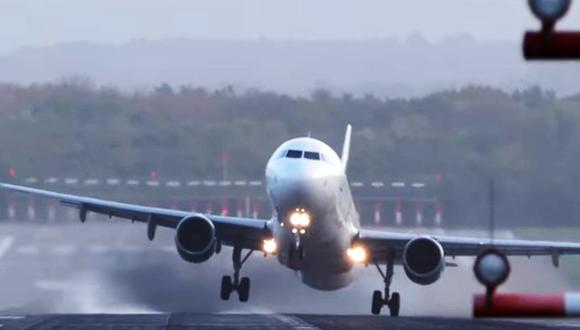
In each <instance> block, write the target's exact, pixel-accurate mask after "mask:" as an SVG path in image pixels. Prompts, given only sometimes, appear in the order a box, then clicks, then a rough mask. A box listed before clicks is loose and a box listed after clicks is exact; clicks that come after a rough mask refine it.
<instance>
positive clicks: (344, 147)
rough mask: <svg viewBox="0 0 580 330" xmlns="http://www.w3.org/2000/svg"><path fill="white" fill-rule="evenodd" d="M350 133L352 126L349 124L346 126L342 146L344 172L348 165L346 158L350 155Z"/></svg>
mask: <svg viewBox="0 0 580 330" xmlns="http://www.w3.org/2000/svg"><path fill="white" fill-rule="evenodd" d="M351 131H352V126H351V125H350V124H349V125H347V126H346V132H345V133H344V144H343V145H342V156H341V160H342V168H343V169H344V170H345V171H346V167H347V165H348V157H349V155H350V134H351Z"/></svg>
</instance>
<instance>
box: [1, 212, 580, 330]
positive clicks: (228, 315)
mask: <svg viewBox="0 0 580 330" xmlns="http://www.w3.org/2000/svg"><path fill="white" fill-rule="evenodd" d="M173 234H174V232H173V231H172V230H159V231H158V233H157V237H156V239H155V241H153V242H149V241H148V240H147V237H146V226H144V225H142V224H134V225H132V224H130V223H128V222H116V221H114V220H102V221H94V220H93V221H91V222H88V223H85V224H78V223H76V222H75V223H71V224H67V225H55V224H50V225H45V224H27V225H16V224H7V223H4V224H2V225H0V324H1V325H2V327H0V330H4V329H188V328H193V329H198V328H214V329H218V328H219V329H222V328H235V329H239V328H242V329H243V328H252V329H261V328H273V329H296V328H299V329H312V328H314V329H316V328H319V329H333V328H338V329H341V328H342V329H373V328H383V329H384V328H389V329H510V328H516V327H517V328H519V329H553V328H558V329H569V328H572V329H573V328H580V321H575V320H572V321H568V320H545V321H543V320H533V321H520V320H517V321H504V320H500V321H496V320H471V319H470V315H471V295H472V294H473V293H476V292H482V288H481V286H480V285H479V284H478V283H477V282H476V280H475V279H474V278H473V275H472V272H471V266H472V260H471V259H460V258H458V259H457V260H456V261H457V262H458V264H459V267H454V268H449V269H446V270H445V273H444V275H443V276H442V278H441V280H440V281H438V282H437V283H435V284H434V285H431V286H426V287H425V286H419V285H416V284H414V283H411V282H410V281H409V280H408V278H407V277H406V276H405V274H404V272H403V270H402V269H401V268H400V267H398V266H397V267H396V268H395V279H394V283H393V288H394V290H396V291H400V292H401V295H402V305H401V314H402V316H403V317H401V318H399V319H391V318H389V317H386V316H379V317H376V316H370V315H368V314H369V313H370V302H371V299H370V298H371V293H372V290H376V289H381V288H382V280H381V278H380V276H379V274H378V273H377V271H376V269H374V268H373V267H362V266H361V267H360V269H359V270H358V271H359V273H358V276H357V280H356V281H355V282H354V283H352V285H350V286H349V287H347V288H344V289H342V290H338V291H332V292H323V291H317V290H314V289H311V288H308V287H306V286H304V285H303V284H302V283H301V282H300V279H299V277H298V276H297V275H296V274H295V273H294V272H292V271H290V270H288V269H285V268H283V267H282V266H280V265H279V264H278V263H277V261H276V260H275V259H274V258H264V257H262V256H261V255H259V254H257V255H256V254H255V255H254V256H252V258H250V260H249V261H248V263H247V265H244V268H243V269H242V273H243V274H244V275H246V276H249V277H250V278H251V279H252V288H251V293H250V301H249V302H248V303H240V302H239V301H238V299H232V300H230V301H225V302H224V301H221V300H220V299H219V283H220V279H221V276H222V275H224V274H230V272H231V271H232V265H231V249H228V248H226V249H224V251H222V253H221V254H219V255H216V256H215V257H213V258H212V259H211V260H209V261H208V262H206V263H203V264H196V265H194V264H189V263H186V262H184V261H183V260H181V259H180V258H179V256H178V255H177V253H176V251H175V246H174V242H173ZM567 260H569V259H564V258H563V261H562V267H561V269H558V270H556V269H553V268H552V267H551V264H550V259H549V258H537V259H536V258H534V259H532V260H527V259H525V258H520V259H519V260H516V261H515V262H514V267H513V274H512V276H511V277H510V280H509V281H508V285H507V286H506V290H510V291H516V292H517V291H519V292H521V291H524V290H529V289H530V288H533V289H534V290H543V291H546V292H552V291H561V290H563V289H570V288H574V287H575V286H577V285H578V283H575V282H574V283H571V282H570V281H568V279H566V278H564V277H563V276H562V275H561V274H562V270H563V269H562V268H565V267H568V266H569V263H568V262H567ZM538 283H541V285H538ZM502 289H503V288H502ZM576 291H578V290H576ZM173 311H180V312H183V313H171V312H173ZM169 313H171V314H169ZM522 322H525V323H523V324H522Z"/></svg>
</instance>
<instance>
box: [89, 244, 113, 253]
mask: <svg viewBox="0 0 580 330" xmlns="http://www.w3.org/2000/svg"><path fill="white" fill-rule="evenodd" d="M110 249H111V248H110V247H108V246H106V245H91V246H89V247H88V250H89V253H92V254H103V253H106V252H108V251H109V250H110Z"/></svg>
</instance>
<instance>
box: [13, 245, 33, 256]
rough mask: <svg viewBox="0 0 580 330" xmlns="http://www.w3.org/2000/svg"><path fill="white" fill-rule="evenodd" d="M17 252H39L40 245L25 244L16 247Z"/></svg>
mask: <svg viewBox="0 0 580 330" xmlns="http://www.w3.org/2000/svg"><path fill="white" fill-rule="evenodd" d="M16 252H18V253H21V254H37V253H38V247H37V246H34V245H24V246H21V247H19V248H18V249H16Z"/></svg>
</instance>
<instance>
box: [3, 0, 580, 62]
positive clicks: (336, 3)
mask: <svg viewBox="0 0 580 330" xmlns="http://www.w3.org/2000/svg"><path fill="white" fill-rule="evenodd" d="M563 23H564V24H563V25H562V26H563V27H565V26H576V27H578V28H580V8H574V6H573V7H572V11H571V12H570V13H569V15H568V17H567V19H566V20H565V22H563ZM535 26H537V23H536V22H535V20H534V19H533V18H532V16H531V14H530V13H529V11H528V9H527V5H526V1H525V0H438V1H436V0H402V1H392V0H163V1H162V0H156V1H154V0H0V52H6V51H10V50H13V49H15V48H19V47H22V46H40V45H51V44H54V43H59V42H69V41H93V42H103V43H121V42H125V41H127V40H131V39H164V38H227V39H256V38H268V39H376V38H389V37H396V38H405V37H407V36H409V35H411V34H413V33H416V32H418V33H421V34H423V35H425V36H426V37H427V38H428V39H430V40H434V41H436V40H441V39H443V38H446V37H448V36H452V35H457V34H460V33H469V34H472V35H473V36H474V37H475V38H477V39H480V40H490V39H493V40H498V39H499V40H519V39H520V38H521V32H522V31H523V30H524V29H525V27H535Z"/></svg>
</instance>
